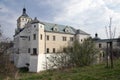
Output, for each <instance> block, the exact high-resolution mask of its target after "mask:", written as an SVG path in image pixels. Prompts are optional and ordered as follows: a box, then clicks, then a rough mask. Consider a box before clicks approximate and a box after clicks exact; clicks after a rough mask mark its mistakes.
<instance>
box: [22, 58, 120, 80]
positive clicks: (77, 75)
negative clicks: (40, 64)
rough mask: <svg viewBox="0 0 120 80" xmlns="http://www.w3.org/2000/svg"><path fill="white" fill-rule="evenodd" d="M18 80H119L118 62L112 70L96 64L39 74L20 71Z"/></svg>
mask: <svg viewBox="0 0 120 80" xmlns="http://www.w3.org/2000/svg"><path fill="white" fill-rule="evenodd" d="M20 80H120V60H117V61H115V62H114V68H113V69H111V68H105V64H98V65H92V66H86V67H79V68H72V69H66V70H64V71H61V70H55V71H44V72H40V73H29V72H26V71H21V72H20Z"/></svg>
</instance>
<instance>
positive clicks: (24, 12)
mask: <svg viewBox="0 0 120 80" xmlns="http://www.w3.org/2000/svg"><path fill="white" fill-rule="evenodd" d="M21 16H24V17H28V15H27V13H26V9H25V8H23V13H22V15H21Z"/></svg>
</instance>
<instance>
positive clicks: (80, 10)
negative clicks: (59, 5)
mask: <svg viewBox="0 0 120 80" xmlns="http://www.w3.org/2000/svg"><path fill="white" fill-rule="evenodd" d="M113 2H114V3H113ZM118 3H120V1H118V0H111V1H109V2H108V1H107V0H69V1H68V2H67V4H66V5H64V8H63V10H62V11H61V12H59V14H57V15H56V16H55V17H54V22H57V23H63V24H69V25H75V26H76V28H80V29H83V30H85V31H86V32H88V33H90V34H92V35H94V34H95V33H96V32H98V33H99V36H100V37H102V38H106V36H105V35H106V32H105V26H108V24H109V17H113V18H114V20H113V23H114V24H113V26H114V25H117V30H116V37H118V35H119V34H118V31H119V30H120V29H119V27H118V26H120V24H119V21H120V13H118V12H115V11H114V10H112V9H110V8H108V6H107V4H114V5H117V4H118Z"/></svg>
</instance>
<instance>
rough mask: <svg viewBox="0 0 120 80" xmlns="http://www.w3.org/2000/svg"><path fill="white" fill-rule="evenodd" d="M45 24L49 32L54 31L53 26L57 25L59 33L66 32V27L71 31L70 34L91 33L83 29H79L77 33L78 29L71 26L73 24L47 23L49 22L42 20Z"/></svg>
mask: <svg viewBox="0 0 120 80" xmlns="http://www.w3.org/2000/svg"><path fill="white" fill-rule="evenodd" d="M42 23H43V24H44V25H45V31H48V32H53V28H54V27H57V29H58V31H57V32H59V33H66V32H65V29H66V28H68V29H69V32H68V34H84V35H89V34H88V33H86V32H84V31H82V30H80V29H79V33H77V29H75V28H73V27H71V26H66V25H60V24H54V23H47V22H42Z"/></svg>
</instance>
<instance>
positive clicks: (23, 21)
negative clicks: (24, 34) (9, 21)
mask: <svg viewBox="0 0 120 80" xmlns="http://www.w3.org/2000/svg"><path fill="white" fill-rule="evenodd" d="M29 21H31V18H30V17H29V16H28V15H27V13H26V9H25V8H23V12H22V15H21V16H20V17H19V18H18V19H17V30H21V29H23V28H24V27H25V24H27V23H28V22H29Z"/></svg>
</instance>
